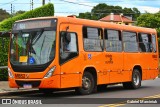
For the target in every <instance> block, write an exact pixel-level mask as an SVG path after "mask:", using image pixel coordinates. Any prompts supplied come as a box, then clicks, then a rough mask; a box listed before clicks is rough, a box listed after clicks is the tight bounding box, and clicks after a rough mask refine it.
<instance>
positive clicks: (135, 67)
mask: <svg viewBox="0 0 160 107" xmlns="http://www.w3.org/2000/svg"><path fill="white" fill-rule="evenodd" d="M134 69H138V70H139V72H140V74H141V79H142V77H143V73H142V67H141V66H140V65H135V66H134V67H133V70H134ZM132 72H133V71H132Z"/></svg>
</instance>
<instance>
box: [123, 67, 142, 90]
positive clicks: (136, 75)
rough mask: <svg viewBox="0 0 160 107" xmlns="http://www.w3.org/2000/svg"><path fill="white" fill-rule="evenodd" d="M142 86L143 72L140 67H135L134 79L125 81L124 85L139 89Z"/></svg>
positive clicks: (128, 87)
mask: <svg viewBox="0 0 160 107" xmlns="http://www.w3.org/2000/svg"><path fill="white" fill-rule="evenodd" d="M140 86H141V73H140V71H139V69H134V70H133V73H132V81H131V82H124V83H123V87H124V88H126V89H137V88H139V87H140Z"/></svg>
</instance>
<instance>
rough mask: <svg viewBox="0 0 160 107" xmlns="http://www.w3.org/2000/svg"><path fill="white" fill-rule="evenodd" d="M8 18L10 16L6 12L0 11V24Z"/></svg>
mask: <svg viewBox="0 0 160 107" xmlns="http://www.w3.org/2000/svg"><path fill="white" fill-rule="evenodd" d="M9 17H10V14H9V13H8V12H7V11H6V10H3V9H0V22H1V21H2V20H4V19H6V18H9Z"/></svg>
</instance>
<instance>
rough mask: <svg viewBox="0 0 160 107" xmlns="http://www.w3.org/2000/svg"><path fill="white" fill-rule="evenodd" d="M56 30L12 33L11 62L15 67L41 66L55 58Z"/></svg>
mask: <svg viewBox="0 0 160 107" xmlns="http://www.w3.org/2000/svg"><path fill="white" fill-rule="evenodd" d="M55 37H56V31H55V30H44V29H39V30H38V29H37V30H33V29H32V30H27V31H23V30H20V31H18V32H15V33H14V32H13V33H12V38H11V45H10V48H11V49H10V62H11V63H12V64H13V65H41V64H45V63H47V62H50V61H51V60H53V59H54V56H55Z"/></svg>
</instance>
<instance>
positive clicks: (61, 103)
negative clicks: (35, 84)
mask: <svg viewBox="0 0 160 107" xmlns="http://www.w3.org/2000/svg"><path fill="white" fill-rule="evenodd" d="M0 86H1V87H6V88H5V89H1V90H3V91H6V90H8V85H7V82H0ZM9 90H10V89H9ZM21 90H22V89H21ZM145 97H148V98H150V99H153V98H158V99H159V100H160V79H155V80H147V81H143V82H142V87H141V88H139V89H137V90H125V89H123V87H122V85H117V86H110V87H108V88H107V89H106V90H104V91H101V92H97V93H94V94H91V95H85V96H82V95H77V94H75V92H74V90H70V91H63V92H54V93H53V94H50V95H45V94H42V93H40V92H39V91H36V90H34V91H26V92H24V91H18V92H17V93H11V92H9V93H8V94H0V98H20V99H27V98H29V99H32V98H36V99H43V100H46V101H50V103H53V104H54V105H41V106H47V107H50V106H52V107H109V106H112V107H118V106H125V107H128V106H129V107H144V106H145V107H159V106H160V103H159V104H127V103H126V102H125V101H126V100H125V99H124V98H133V99H137V98H145ZM103 98H105V100H106V102H107V101H109V100H110V103H111V104H107V103H105V104H104V103H103V104H94V103H96V101H97V100H103ZM111 98H113V99H111ZM77 100H79V101H80V102H81V103H79V104H75V103H76V101H77ZM66 101H70V104H66ZM89 101H91V102H89ZM121 102H123V103H122V104H119V103H121ZM72 103H73V104H72ZM86 103H89V104H86ZM116 103H118V104H116ZM23 106H27V105H23ZM3 107H18V106H17V105H3ZM35 107H36V106H35ZM38 107H40V106H38Z"/></svg>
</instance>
